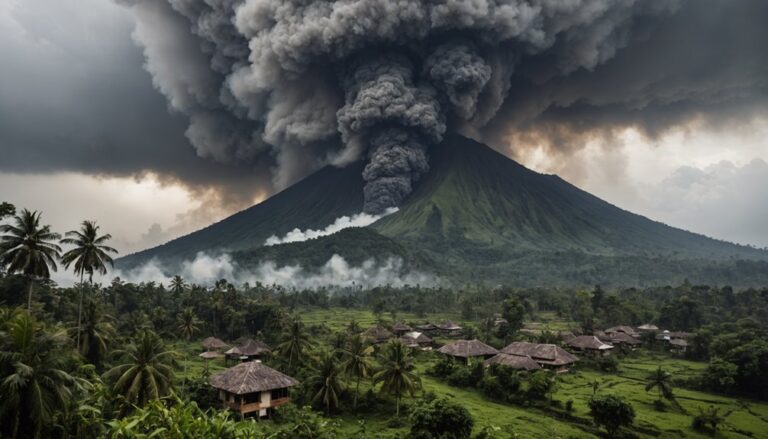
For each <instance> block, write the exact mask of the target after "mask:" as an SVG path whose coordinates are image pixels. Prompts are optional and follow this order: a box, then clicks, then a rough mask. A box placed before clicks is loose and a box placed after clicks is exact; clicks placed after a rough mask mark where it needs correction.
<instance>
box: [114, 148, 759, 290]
mask: <svg viewBox="0 0 768 439" xmlns="http://www.w3.org/2000/svg"><path fill="white" fill-rule="evenodd" d="M430 155H431V161H430V166H431V170H430V172H429V173H428V174H427V175H425V176H424V177H423V178H422V180H421V181H420V182H419V183H418V184H417V185H416V188H415V190H414V192H413V193H412V194H411V196H410V197H409V198H408V199H407V200H406V202H405V203H404V204H403V205H402V206H401V208H400V211H399V212H397V213H395V214H393V215H390V216H387V217H385V218H383V219H381V220H379V221H378V222H376V223H375V224H373V225H372V226H370V227H369V228H366V229H349V230H345V231H342V232H339V233H337V234H335V235H331V236H328V237H324V238H319V239H315V240H311V241H307V242H302V243H293V244H283V245H279V246H274V247H263V246H262V244H263V243H264V241H265V240H266V239H267V238H268V237H269V236H271V235H273V234H276V235H278V236H281V235H283V234H285V233H286V232H288V231H290V230H292V229H294V228H296V227H298V228H300V229H306V228H315V229H317V228H323V227H325V226H327V225H328V224H331V223H332V222H333V221H334V220H335V219H336V218H337V217H339V216H342V215H350V214H354V213H357V212H359V211H360V210H361V208H362V201H363V200H362V185H363V182H362V178H361V176H360V175H361V169H362V164H356V165H353V166H349V167H347V168H343V169H339V168H331V167H328V168H325V169H323V170H321V171H319V172H317V173H315V174H313V175H311V176H310V177H308V178H306V179H305V180H303V181H301V182H299V183H297V184H296V185H294V186H293V187H291V188H289V189H287V190H285V191H283V192H281V193H279V194H277V195H275V196H273V197H272V198H270V199H269V200H267V201H265V202H263V203H261V204H259V205H257V206H254V207H252V208H250V209H247V210H244V211H243V212H240V213H238V214H236V215H234V216H232V217H230V218H227V219H225V220H223V221H221V222H219V223H217V224H214V225H212V226H210V227H208V228H206V229H203V230H201V231H198V232H195V233H192V234H190V235H188V236H185V237H182V238H179V239H177V240H175V241H171V242H169V243H167V244H165V245H163V246H160V247H157V248H155V249H150V250H147V251H145V252H141V253H138V254H135V255H131V256H128V257H125V258H122V259H121V260H120V261H119V265H120V266H125V267H130V266H135V265H137V264H139V263H141V262H143V261H147V260H149V259H151V258H157V259H159V260H161V261H165V262H167V263H173V262H179V261H182V260H185V259H191V258H193V257H194V256H195V254H196V253H197V252H199V251H207V252H216V251H228V252H232V254H233V257H234V258H235V260H236V261H238V263H239V264H240V265H241V267H243V268H246V269H247V268H248V267H252V266H254V265H255V264H258V263H259V262H262V261H275V262H277V263H279V264H284V263H285V264H288V263H290V264H296V263H298V264H302V265H305V266H319V265H322V264H323V263H325V262H326V261H327V260H328V258H330V256H332V255H333V254H339V255H341V256H344V257H345V258H346V259H348V260H349V261H350V262H351V263H354V264H357V263H360V262H362V261H363V260H365V259H369V258H374V259H378V260H381V258H385V257H389V256H399V257H402V258H403V259H404V260H405V261H406V265H407V266H408V267H409V268H412V269H418V270H428V271H431V272H434V273H436V274H439V275H441V276H443V277H444V278H446V279H451V280H454V281H457V282H484V283H509V284H514V285H519V286H542V285H543V286H565V285H590V284H595V283H600V284H603V285H637V286H642V285H654V284H663V283H674V282H681V281H682V280H684V279H686V278H689V279H691V280H695V281H699V282H707V283H730V284H733V285H751V284H765V283H768V262H767V261H768V252H766V251H763V250H757V249H753V248H750V247H745V246H739V245H735V244H731V243H727V242H724V241H719V240H715V239H711V238H708V237H706V236H703V235H698V234H695V233H690V232H687V231H684V230H680V229H676V228H673V227H669V226H667V225H665V224H662V223H659V222H656V221H652V220H650V219H648V218H645V217H642V216H640V215H635V214H633V213H631V212H627V211H625V210H622V209H620V208H618V207H616V206H613V205H611V204H609V203H607V202H605V201H603V200H600V199H599V198H597V197H594V196H592V195H590V194H589V193H587V192H584V191H582V190H580V189H578V188H576V187H575V186H573V185H571V184H569V183H567V182H566V181H564V180H562V179H561V178H559V177H557V176H553V175H543V174H539V173H536V172H533V171H531V170H529V169H527V168H525V167H523V166H521V165H519V164H518V163H516V162H514V161H513V160H510V159H508V158H507V157H505V156H503V155H501V154H499V153H497V152H496V151H494V150H492V149H491V148H489V147H487V146H485V145H483V144H480V143H477V142H474V141H472V140H469V139H467V138H464V137H461V136H458V135H453V136H449V137H448V138H446V140H445V141H444V142H443V143H442V144H441V145H438V146H436V147H434V148H433V149H432V151H431V152H430Z"/></svg>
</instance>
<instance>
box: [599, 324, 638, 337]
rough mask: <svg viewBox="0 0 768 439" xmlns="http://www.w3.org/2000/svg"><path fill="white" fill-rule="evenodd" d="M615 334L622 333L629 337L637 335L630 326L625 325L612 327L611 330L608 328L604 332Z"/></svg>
mask: <svg viewBox="0 0 768 439" xmlns="http://www.w3.org/2000/svg"><path fill="white" fill-rule="evenodd" d="M616 332H623V333H625V334H629V335H632V334H637V331H635V328H633V327H631V326H625V325H619V326H614V327H612V328H608V329H606V330H605V333H606V334H610V333H616Z"/></svg>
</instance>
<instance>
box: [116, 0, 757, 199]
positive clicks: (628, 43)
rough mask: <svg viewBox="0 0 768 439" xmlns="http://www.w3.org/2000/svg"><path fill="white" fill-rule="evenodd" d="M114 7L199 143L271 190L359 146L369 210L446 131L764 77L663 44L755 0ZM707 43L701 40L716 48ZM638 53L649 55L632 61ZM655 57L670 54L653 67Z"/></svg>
mask: <svg viewBox="0 0 768 439" xmlns="http://www.w3.org/2000/svg"><path fill="white" fill-rule="evenodd" d="M121 3H126V4H128V5H129V7H131V8H132V10H133V11H134V16H135V18H136V22H137V25H136V30H135V32H134V38H135V40H136V41H137V42H138V43H139V44H140V45H141V46H142V47H143V48H144V53H145V57H146V69H147V70H148V71H149V72H150V73H151V74H152V76H153V80H154V83H155V86H156V87H157V88H158V89H159V90H160V91H161V92H162V93H163V94H164V95H166V97H167V98H168V101H169V104H170V106H171V108H172V109H174V110H176V111H179V112H181V113H184V114H186V115H187V116H188V117H189V121H190V126H189V129H188V130H187V136H188V138H189V139H190V142H191V143H192V145H193V146H194V147H195V148H196V150H197V152H198V154H199V155H201V156H205V157H211V158H213V159H215V160H217V161H222V162H235V163H238V164H241V165H242V164H247V165H254V166H256V165H259V166H261V167H263V166H264V164H265V163H267V164H268V166H269V167H270V168H271V169H272V171H273V185H274V187H277V188H281V187H285V186H287V185H289V184H291V183H293V182H294V181H296V180H297V179H298V178H300V177H303V176H304V175H306V174H307V173H308V172H310V171H312V170H314V169H317V168H319V167H321V166H324V165H327V164H334V165H337V166H343V165H345V164H347V163H349V162H352V161H355V160H359V159H361V158H364V159H367V160H368V161H369V162H368V166H366V167H365V173H364V179H365V182H366V187H365V189H364V192H365V207H364V211H365V212H366V213H369V214H380V213H381V212H383V211H384V210H385V209H387V208H389V207H396V206H398V205H399V204H400V203H402V201H403V200H404V199H405V197H407V196H408V194H409V193H410V192H411V190H412V189H413V185H414V183H415V182H416V181H417V180H418V179H419V177H420V176H422V175H423V174H424V173H425V172H428V169H429V164H428V155H429V150H430V148H433V147H438V146H437V145H439V143H440V141H441V140H442V138H443V136H444V134H445V133H446V132H448V131H461V132H464V133H471V134H472V135H474V136H477V137H482V138H483V139H487V140H488V139H489V140H491V141H495V143H497V144H498V143H503V142H504V141H506V140H509V139H517V140H521V141H522V140H525V139H529V138H531V136H532V135H533V134H531V133H535V135H536V136H544V137H547V136H548V133H549V132H553V133H562V132H564V131H563V129H558V128H559V127H560V126H561V125H567V126H568V127H570V129H569V130H565V131H567V132H573V131H574V128H573V127H584V126H597V128H598V129H599V128H600V127H602V126H603V125H604V124H605V125H608V126H615V124H616V123H623V124H626V123H638V124H643V123H644V122H643V121H642V120H641V121H639V122H634V121H630V122H627V121H625V120H622V121H621V122H615V121H611V120H610V119H611V117H613V118H621V117H622V116H623V115H631V114H632V112H633V111H635V110H637V109H638V108H646V109H653V108H654V107H655V106H657V105H664V104H669V103H674V104H676V105H677V106H678V107H679V108H680V110H679V112H680V114H683V115H687V114H693V113H695V112H696V108H697V105H698V103H700V102H706V103H709V102H712V101H713V99H717V100H718V102H721V101H723V100H725V101H728V102H732V101H734V100H738V99H739V98H741V97H744V96H745V95H748V93H746V94H745V91H746V92H748V91H749V90H754V87H758V86H759V87H764V84H765V83H764V82H762V83H756V84H750V83H748V82H745V81H744V78H742V77H739V75H734V74H733V71H719V72H718V69H713V73H712V77H711V78H702V76H706V73H704V74H702V73H696V72H690V71H685V72H681V73H682V74H684V75H683V76H674V75H665V72H666V69H668V68H671V69H672V70H674V68H675V65H676V64H675V62H674V59H675V57H676V56H677V57H681V56H685V52H690V51H691V49H690V47H685V46H681V45H680V44H677V45H675V44H666V45H665V44H664V43H665V42H672V41H675V39H677V40H680V37H681V35H690V34H694V35H695V33H696V32H697V29H698V28H699V27H701V26H699V25H700V24H702V23H704V24H707V23H710V22H712V19H713V18H715V19H716V17H713V16H712V13H711V12H708V9H707V8H710V9H712V10H715V9H716V8H712V7H711V6H713V5H715V6H718V7H720V8H721V9H723V10H725V12H724V11H722V10H721V11H720V12H719V13H720V14H723V13H726V14H727V13H728V11H731V12H734V11H735V12H739V11H741V10H748V9H756V10H757V12H758V15H757V16H758V17H760V16H761V15H760V13H764V12H765V7H761V6H760V3H761V2H759V1H758V0H752V1H750V0H734V1H727V0H702V1H688V2H684V1H683V0H624V1H617V0H563V1H552V0H525V1H524V0H431V1H424V0H316V1H307V0H164V1H163V0H121ZM763 3H764V2H763ZM702 4H703V6H701V5H702ZM680 14H684V15H685V17H684V18H683V19H682V20H681V19H680V18H675V17H677V16H679V15H680ZM762 16H763V18H765V17H764V14H763V15H762ZM675 20H677V22H675ZM686 20H688V21H687V22H686ZM762 22H764V21H761V20H759V19H753V20H751V21H750V20H748V23H747V24H748V26H746V29H743V30H744V31H745V32H747V33H750V32H751V33H757V34H760V33H761V32H762V33H764V32H765V31H759V30H758V31H755V29H753V28H752V27H753V26H754V27H757V26H758V25H759V24H760V23H762ZM668 23H677V24H668ZM673 26H677V27H673ZM762 28H764V26H763V27H762ZM686 33H687V34H686ZM712 33H713V34H714V33H716V31H712ZM657 34H659V35H660V36H657ZM667 40H669V41H667ZM648 41H651V42H652V43H648ZM649 44H650V45H651V48H652V49H653V50H650V49H649V47H648V45H649ZM691 44H693V45H694V46H696V48H697V49H698V46H697V44H698V43H696V42H692V43H691ZM721 45H722V46H723V47H728V45H727V44H723V43H721ZM667 47H669V49H667ZM713 47H714V49H712V50H709V48H704V49H702V50H703V51H704V52H706V53H710V52H712V53H717V51H718V48H719V46H718V45H713ZM634 51H638V52H639V53H640V54H641V56H643V59H644V60H646V61H647V62H648V63H650V64H646V65H641V66H635V67H636V68H631V66H632V64H633V63H632V60H633V53H634ZM673 52H674V53H673ZM678 52H679V53H678ZM649 54H652V55H653V57H651V56H650V55H649ZM654 57H655V58H656V59H664V60H667V61H668V62H669V65H662V64H656V65H654V64H653V59H654ZM701 58H702V59H706V56H702V57H701ZM617 60H618V61H617ZM619 61H620V64H621V65H619V66H617V67H612V66H614V65H615V64H617V63H619ZM742 65H744V63H742V64H740V66H742ZM764 68H765V63H764V57H762V55H761V57H759V58H758V62H754V63H752V64H751V65H749V66H747V68H746V70H745V71H749V72H752V73H754V72H762V73H763V77H764V71H765V70H764ZM720 70H723V69H720ZM638 72H646V73H647V75H646V76H644V77H643V78H640V77H639V74H638ZM685 75H688V76H692V77H695V78H696V79H697V81H699V82H700V83H702V84H716V86H715V87H713V88H712V90H714V91H713V93H714V94H715V95H716V96H713V95H711V94H710V95H707V93H706V92H705V91H702V90H706V89H704V88H697V89H696V90H689V89H690V88H693V87H695V85H696V84H697V82H695V81H694V82H688V81H686V80H687V76H685ZM625 79H626V82H625V81H624V80H625ZM718 80H721V81H720V82H718ZM761 84H762V85H761ZM745 88H746V89H747V90H745ZM701 93H704V95H705V96H702V95H701ZM592 107H594V109H595V111H589V112H588V114H590V115H595V117H594V118H591V119H590V118H589V117H586V119H588V120H587V121H585V122H582V121H581V119H584V118H585V116H584V114H587V113H580V112H578V111H572V112H569V111H568V109H569V108H586V109H587V110H590V109H592ZM617 110H618V111H617ZM572 113H576V114H572ZM645 119H646V120H647V119H648V118H645ZM669 120H671V121H684V120H685V117H684V116H680V117H673V118H670V119H669ZM540 121H541V122H542V123H541V124H539V122H540ZM571 121H574V122H573V123H571ZM669 123H674V122H669ZM553 124H554V125H557V126H556V127H554V128H553V129H550V128H551V126H552V125H553ZM586 129H591V128H586ZM520 133H523V135H520ZM526 133H527V134H526ZM556 135H559V134H556ZM534 137H535V136H534ZM515 147H518V148H523V147H525V145H515Z"/></svg>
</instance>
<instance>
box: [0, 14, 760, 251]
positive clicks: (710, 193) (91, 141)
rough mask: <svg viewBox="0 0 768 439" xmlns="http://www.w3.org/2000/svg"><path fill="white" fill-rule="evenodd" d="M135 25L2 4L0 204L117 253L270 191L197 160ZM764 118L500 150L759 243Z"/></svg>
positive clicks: (655, 212) (254, 170) (658, 211)
mask: <svg viewBox="0 0 768 439" xmlns="http://www.w3.org/2000/svg"><path fill="white" fill-rule="evenodd" d="M765 18H766V19H768V17H765ZM722 19H723V20H727V19H728V17H722ZM134 26H135V23H134V17H133V16H132V14H131V12H130V11H129V9H127V8H125V7H123V6H118V5H116V4H115V3H113V2H110V1H106V0H4V1H2V2H0V200H7V201H10V202H12V203H14V204H16V205H17V206H19V207H26V208H30V209H37V210H42V211H43V212H44V219H45V221H46V222H48V223H50V224H52V225H53V226H54V228H55V229H56V230H57V231H61V232H63V231H66V230H70V229H73V228H75V227H77V225H78V223H79V222H80V221H81V220H83V219H94V220H96V221H98V222H99V223H100V224H101V225H102V227H103V229H104V230H105V231H109V232H111V233H112V234H113V235H114V237H115V244H116V246H117V247H118V248H119V249H120V250H121V251H122V252H123V253H126V252H131V251H136V250H140V249H142V248H145V247H148V246H152V245H156V244H159V243H162V242H164V241H166V240H168V239H170V238H172V237H175V236H178V235H180V234H184V233H187V232H190V231H192V230H195V229H197V228H200V227H202V226H204V225H207V224H209V223H211V222H213V221H216V220H218V219H221V218H223V217H225V216H226V215H228V214H231V213H233V212H235V211H237V210H239V209H242V208H244V207H247V206H249V205H251V204H253V203H254V202H258V201H259V200H262V199H264V198H265V197H266V196H268V195H269V193H270V192H271V191H273V190H274V189H273V187H274V186H273V184H272V176H271V175H269V172H268V170H267V169H263V168H261V167H258V166H255V165H232V164H219V163H216V162H214V161H212V160H209V159H204V158H200V157H198V156H197V155H196V152H195V149H194V148H192V147H191V146H190V145H189V141H188V140H187V138H186V137H185V135H184V131H185V129H186V127H187V125H186V121H185V119H184V118H183V117H182V115H180V114H176V113H174V112H173V111H171V110H169V106H168V104H167V103H166V100H165V98H164V97H163V96H162V95H161V94H160V93H158V91H157V90H156V89H155V88H154V87H153V82H152V77H151V76H150V74H149V73H147V71H146V70H145V69H144V56H143V53H142V50H141V48H139V47H138V46H137V44H136V43H135V41H134V38H133V37H132V32H133V30H134ZM763 43H764V42H763ZM747 55H750V54H749V53H748V54H747ZM763 73H764V74H765V75H764V78H768V72H766V71H765V70H763ZM765 114H766V108H765V107H764V106H760V105H759V104H758V105H757V107H756V109H755V111H753V112H752V113H747V114H746V115H745V116H743V117H742V118H741V121H740V123H737V124H734V123H728V124H712V123H709V122H708V120H707V119H706V118H702V119H701V120H697V119H689V120H685V121H684V122H682V123H680V124H679V125H676V126H674V127H671V128H669V129H665V130H664V131H663V132H660V133H658V135H655V136H648V135H647V133H644V132H641V130H638V129H635V128H632V127H623V128H620V129H618V130H617V131H616V132H614V133H613V134H614V135H612V136H611V137H610V138H607V137H599V136H598V137H595V138H594V139H591V140H589V141H588V142H586V144H585V146H584V147H583V148H580V149H578V150H576V151H571V152H568V154H567V156H566V157H565V158H564V157H563V152H562V151H559V152H557V151H553V150H552V148H551V147H550V146H551V145H546V144H542V145H537V144H536V142H535V141H531V142H530V143H529V144H526V148H524V149H521V148H515V146H514V145H506V146H505V145H502V147H501V149H502V150H503V151H505V152H506V153H508V154H509V155H510V156H513V157H515V158H516V159H518V160H520V161H521V162H522V163H523V164H525V165H527V166H529V167H531V168H533V169H535V170H538V171H541V172H549V173H557V174H559V175H561V176H562V177H563V178H565V179H566V180H568V181H570V182H571V183H573V184H576V185H577V186H579V187H581V188H582V189H585V190H587V191H589V192H591V193H593V194H595V195H597V196H600V197H601V198H603V199H605V200H607V201H609V202H611V203H614V204H616V205H618V206H620V207H622V208H625V209H628V210H631V211H633V212H636V213H640V214H642V215H645V216H648V217H650V218H652V219H656V220H660V221H663V222H665V223H668V224H670V225H673V226H677V227H681V228H684V229H687V230H691V231H695V232H699V233H704V234H706V235H709V236H713V237H716V238H721V239H726V240H730V241H735V242H739V243H743V244H753V245H757V246H761V247H763V246H768V221H766V218H768V194H766V188H768V118H766V116H765ZM497 147H498V145H497Z"/></svg>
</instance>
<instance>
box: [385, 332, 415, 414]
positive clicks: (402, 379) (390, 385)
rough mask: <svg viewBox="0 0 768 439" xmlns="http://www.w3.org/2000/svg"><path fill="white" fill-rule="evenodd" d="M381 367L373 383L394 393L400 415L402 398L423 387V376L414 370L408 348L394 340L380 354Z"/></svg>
mask: <svg viewBox="0 0 768 439" xmlns="http://www.w3.org/2000/svg"><path fill="white" fill-rule="evenodd" d="M378 360H379V364H380V367H379V368H378V369H377V371H376V373H375V374H374V375H373V383H374V385H377V384H379V383H381V389H380V391H381V392H382V393H388V394H390V395H394V397H395V401H396V411H395V413H396V416H398V417H399V416H400V399H401V398H402V397H403V395H404V394H406V393H408V394H409V395H411V396H413V394H414V392H416V390H417V389H419V388H420V387H421V378H419V376H418V375H417V374H416V373H415V372H413V370H414V368H415V365H414V363H413V357H412V356H411V352H410V351H409V350H408V348H407V347H406V346H405V345H404V344H402V343H400V342H398V341H397V340H392V341H390V342H388V343H387V344H386V345H385V346H384V349H383V350H382V353H381V354H379V356H378Z"/></svg>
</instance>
